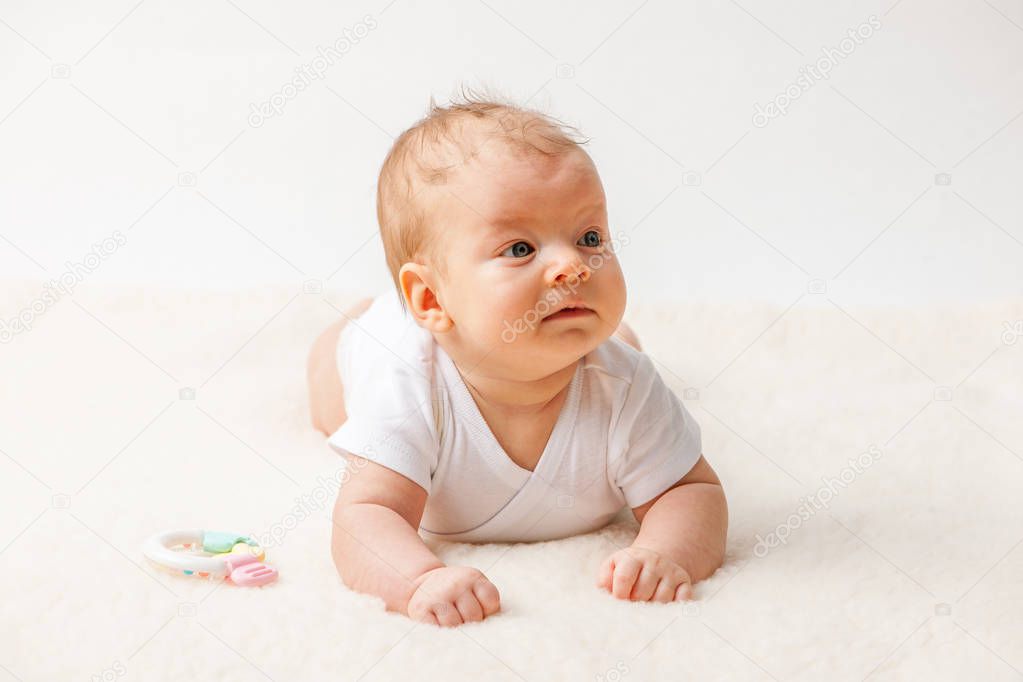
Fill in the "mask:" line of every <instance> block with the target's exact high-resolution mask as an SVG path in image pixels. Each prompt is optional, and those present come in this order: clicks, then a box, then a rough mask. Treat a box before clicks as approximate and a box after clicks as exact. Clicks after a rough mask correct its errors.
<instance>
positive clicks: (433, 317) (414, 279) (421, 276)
mask: <svg viewBox="0 0 1023 682" xmlns="http://www.w3.org/2000/svg"><path fill="white" fill-rule="evenodd" d="M434 279H435V277H434V272H433V271H432V270H430V268H429V267H428V266H426V265H423V264H421V263H405V264H404V265H402V266H401V270H399V271H398V282H399V283H400V284H401V294H402V296H404V297H405V307H406V308H408V311H409V314H410V315H412V317H413V318H414V319H415V321H416V323H417V324H418V325H419V326H420V327H422V328H423V329H427V330H429V331H431V332H436V333H438V334H441V333H444V332H446V331H448V330H450V329H451V327H452V326H453V323H452V321H451V318H450V317H449V316H448V314H447V311H446V310H444V307H443V306H442V305H441V302H440V300H439V299H438V298H437V294H436V291H435V288H434V287H435V284H434Z"/></svg>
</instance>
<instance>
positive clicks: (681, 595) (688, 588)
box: [675, 580, 693, 601]
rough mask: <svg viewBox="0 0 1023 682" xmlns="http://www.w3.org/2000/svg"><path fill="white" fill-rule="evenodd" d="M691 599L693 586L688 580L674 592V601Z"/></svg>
mask: <svg viewBox="0 0 1023 682" xmlns="http://www.w3.org/2000/svg"><path fill="white" fill-rule="evenodd" d="M692 598H693V584H692V583H691V582H689V581H688V580H687V581H685V582H683V583H682V584H681V585H679V586H678V589H676V590H675V601H686V600H688V599H692Z"/></svg>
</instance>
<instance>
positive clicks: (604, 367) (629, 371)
mask: <svg viewBox="0 0 1023 682" xmlns="http://www.w3.org/2000/svg"><path fill="white" fill-rule="evenodd" d="M583 368H584V369H585V370H586V371H587V373H588V374H590V375H591V377H593V378H598V377H599V378H600V379H601V380H602V381H604V382H605V383H607V384H609V385H611V386H617V387H618V388H620V389H624V390H627V389H628V387H629V386H631V384H632V382H633V381H634V380H635V379H636V377H637V376H639V375H642V374H644V373H647V372H649V370H650V369H652V363H651V362H650V358H649V357H648V356H647V355H646V353H643V352H641V351H638V350H636V349H635V348H633V347H632V346H630V345H629V344H627V343H625V342H624V341H622V340H620V339H618V338H617V337H615V336H612V337H610V338H609V339H608V340H607V341H605V342H604V343H602V344H600V345H599V346H597V347H596V348H594V349H593V350H592V351H590V352H589V353H587V354H586V355H585V356H584V357H583Z"/></svg>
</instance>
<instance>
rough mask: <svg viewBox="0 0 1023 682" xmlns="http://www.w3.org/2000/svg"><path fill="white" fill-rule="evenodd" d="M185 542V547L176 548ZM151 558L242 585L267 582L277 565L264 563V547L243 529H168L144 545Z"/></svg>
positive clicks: (189, 572)
mask: <svg viewBox="0 0 1023 682" xmlns="http://www.w3.org/2000/svg"><path fill="white" fill-rule="evenodd" d="M180 546H184V547H185V549H184V550H181V549H174V548H175V547H180ZM142 552H143V554H145V555H146V558H148V559H149V560H150V561H152V562H153V563H155V564H158V565H160V566H163V567H164V568H168V569H170V570H172V571H174V572H180V573H183V574H185V575H198V576H201V577H207V576H209V577H213V578H227V577H230V578H231V580H232V581H233V582H235V583H236V584H238V585H265V584H266V583H269V582H273V581H274V580H276V579H277V569H275V568H273V567H271V566H267V565H266V564H264V563H262V560H263V556H264V552H263V548H262V547H260V546H259V545H258V544H256V543H255V542H254V541H253V540H252V539H251V538H249V537H248V536H245V535H242V534H240V533H223V532H219V531H204V530H168V531H164V532H162V533H157V534H156V535H153V536H152V537H150V538H149V539H148V540H146V542H145V543H144V544H143V545H142Z"/></svg>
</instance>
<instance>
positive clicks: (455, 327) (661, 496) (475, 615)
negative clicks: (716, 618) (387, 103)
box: [308, 96, 728, 626]
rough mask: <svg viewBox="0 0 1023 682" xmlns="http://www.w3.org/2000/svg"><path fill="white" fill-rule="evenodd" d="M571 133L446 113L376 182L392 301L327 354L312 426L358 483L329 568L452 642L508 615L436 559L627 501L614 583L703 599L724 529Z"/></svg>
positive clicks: (477, 106) (400, 146)
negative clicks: (452, 632)
mask: <svg viewBox="0 0 1023 682" xmlns="http://www.w3.org/2000/svg"><path fill="white" fill-rule="evenodd" d="M583 143H584V142H582V141H580V140H579V139H578V135H576V134H575V131H574V129H571V128H569V127H567V126H565V125H563V124H562V123H560V122H558V121H557V120H555V119H553V118H551V117H548V116H545V115H543V114H541V113H538V112H535V111H530V110H528V109H524V108H521V107H517V106H515V105H511V104H503V103H496V102H491V101H482V100H481V99H479V98H476V97H472V96H470V97H468V98H465V100H464V101H460V102H458V103H456V104H452V105H450V106H447V107H438V106H436V105H433V104H432V103H431V110H430V112H429V114H428V115H427V117H426V118H424V119H423V120H421V121H420V122H418V123H417V124H415V125H414V126H413V127H412V128H410V129H409V130H406V131H405V132H404V133H403V134H402V135H401V136H400V137H398V139H397V140H396V141H395V143H394V145H393V147H392V148H391V151H390V153H389V154H388V155H387V158H386V160H385V161H384V164H383V167H382V169H381V171H380V178H379V183H378V187H377V217H378V220H379V223H380V233H381V238H382V241H383V244H384V251H385V254H386V256H387V264H388V266H389V268H390V271H391V275H392V277H393V279H394V283H395V291H393V292H389V293H387V294H384V295H381V296H379V297H377V298H376V299H373V300H367V301H363V302H362V303H361V304H359V305H357V306H355V307H354V308H353V309H352V310H350V311H347V312H346V314H345V316H344V317H345V319H344V320H342V321H340V322H338V323H336V324H335V325H333V326H331V327H330V328H328V329H327V331H325V332H324V333H323V334H322V335H321V336H320V337H319V339H318V340H317V341H316V343H315V344H314V346H313V349H312V352H311V354H310V358H309V366H308V369H309V385H310V405H311V409H312V417H313V423H314V425H315V426H316V427H317V428H318V429H320V430H321V431H323V432H324V433H325V434H327V435H328V436H330V438H329V441H328V442H329V444H330V446H331V447H332V448H333V449H335V450H336V451H338V452H339V453H340V454H342V455H343V456H344V457H345V458H346V461H347V466H348V469H349V471H350V472H351V476H350V478H349V479H348V481H347V482H346V483H345V484H344V486H343V487H342V488H341V491H340V493H339V495H338V499H337V504H336V506H335V508H334V530H333V539H332V554H333V558H334V562H335V564H336V566H337V569H338V572H339V573H340V576H341V578H342V580H343V581H344V582H345V584H346V585H348V586H349V587H350V588H352V589H354V590H357V591H360V592H365V593H369V594H374V595H377V596H379V597H381V598H382V599H383V600H384V603H385V604H386V606H387V608H388V609H389V610H392V611H397V612H400V613H403V614H407V615H408V616H409V617H411V618H413V619H415V620H419V621H425V622H429V623H434V624H437V625H442V626H452V625H458V624H460V623H468V622H472V621H479V620H482V619H484V618H487V617H489V616H491V615H493V614H494V613H496V612H498V611H499V610H500V596H499V593H498V590H497V588H496V587H495V586H494V584H493V583H491V582H490V581H489V580H488V579H487V578H486V576H484V575H483V573H481V572H480V571H478V570H476V569H474V568H470V567H467V566H448V565H445V564H444V563H443V562H441V561H440V560H439V559H438V558H437V556H436V555H435V554H434V553H433V552H432V551H431V550H430V549H429V547H428V546H427V545H426V544H425V542H424V537H425V538H427V539H439V540H450V541H462V542H520V541H524V542H530V541H539V540H551V539H555V538H562V537H566V536H569V535H574V534H579V533H586V532H589V531H593V530H596V529H598V528H601V527H602V526H604V525H606V524H607V523H608V522H609V521H610V520H611V519H612V517H614V516H615V515H616V514H617V513H618V512H619V511H620V510H621V509H623V508H624V506H626V505H628V506H629V507H630V508H631V509H632V512H633V513H634V514H635V517H636V519H637V520H638V521H639V522H640V529H639V533H638V535H637V536H636V538H635V541H634V542H633V543H632V545H631V546H629V547H626V548H623V549H620V550H619V551H617V552H615V553H613V554H612V555H611V556H610V557H608V558H607V559H606V560H605V561H604V562H603V564H602V565H601V567H600V570H599V575H598V576H596V585H597V587H598V588H602V589H603V590H605V591H608V592H610V593H611V594H612V595H614V596H615V597H617V598H620V599H631V600H635V601H658V602H670V601H673V600H682V599H689V598H691V596H692V587H693V584H694V583H696V582H698V581H700V580H702V579H704V578H706V577H708V576H709V575H711V574H712V573H713V572H714V571H715V570H716V569H717V568H718V567H719V566H720V565H721V563H722V561H723V558H724V550H725V536H726V532H727V525H728V512H727V505H726V502H725V496H724V492H723V491H722V488H721V483H720V481H719V480H718V477H717V475H716V474H715V473H714V470H713V469H711V467H710V465H709V464H708V463H707V461H706V459H705V458H704V457H703V454H702V452H701V439H700V428H699V426H698V425H697V424H696V422H695V421H694V420H693V418H692V416H691V415H690V414H689V412H688V411H687V410H686V408H685V407H684V406H683V404H682V403H681V402H680V401H679V400H678V398H677V397H676V396H675V395H674V394H673V393H672V392H671V391H670V390H669V389H668V388H667V386H666V385H665V384H664V382H663V381H662V379H661V377H660V376H659V375H658V373H657V371H656V370H655V368H654V366H653V363H652V362H651V360H650V358H649V356H647V355H646V354H645V353H643V352H642V350H641V348H640V344H639V341H638V339H637V338H636V336H635V335H634V334H633V333H632V331H631V330H630V329H629V328H628V327H627V326H626V325H625V324H624V323H623V322H622V316H623V314H624V311H625V281H624V278H623V276H622V271H621V268H620V267H619V264H618V259H617V256H616V255H615V252H614V248H613V245H612V235H611V231H610V226H609V225H608V218H607V206H606V200H605V196H604V189H603V186H602V184H601V181H600V177H599V175H598V174H597V170H596V168H595V166H594V164H593V161H592V160H591V158H590V156H589V155H588V154H587V153H586V152H585V151H584V150H583V149H582V148H581V146H580V145H581V144H583Z"/></svg>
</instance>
